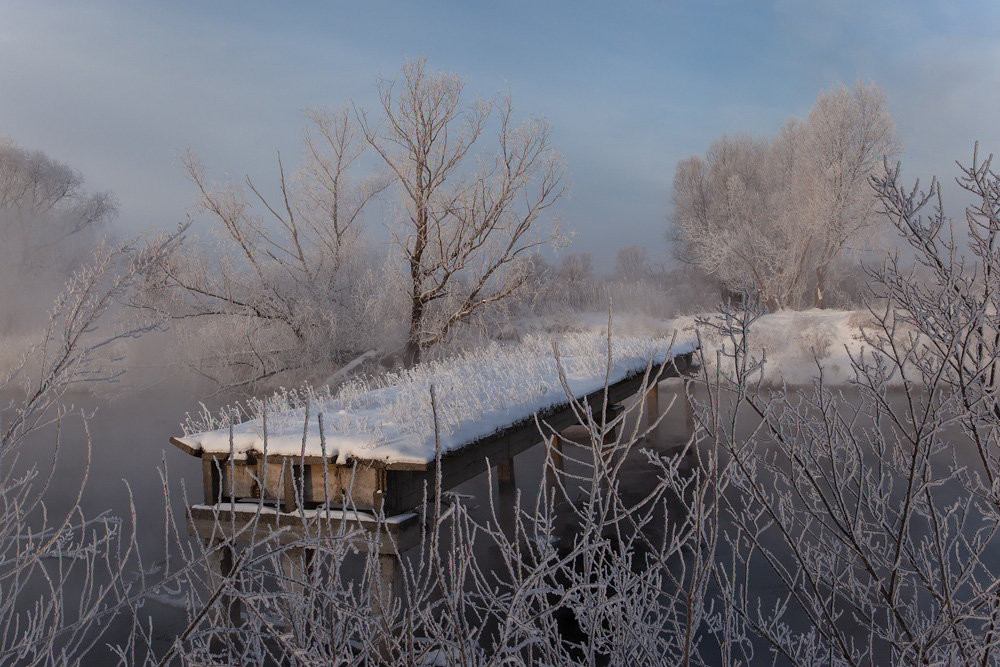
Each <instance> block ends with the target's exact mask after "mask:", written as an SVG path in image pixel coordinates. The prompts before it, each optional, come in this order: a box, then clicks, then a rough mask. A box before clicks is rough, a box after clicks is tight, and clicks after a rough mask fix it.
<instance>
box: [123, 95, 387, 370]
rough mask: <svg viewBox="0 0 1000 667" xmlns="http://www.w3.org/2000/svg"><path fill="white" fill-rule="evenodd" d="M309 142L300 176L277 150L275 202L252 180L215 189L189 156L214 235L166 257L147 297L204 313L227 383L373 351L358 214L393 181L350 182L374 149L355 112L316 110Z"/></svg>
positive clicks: (214, 358)
mask: <svg viewBox="0 0 1000 667" xmlns="http://www.w3.org/2000/svg"><path fill="white" fill-rule="evenodd" d="M304 143H305V151H304V155H305V161H304V166H303V167H302V169H301V170H299V171H298V172H297V173H295V174H294V175H293V174H287V173H286V170H285V167H284V164H283V162H282V159H281V156H280V154H279V155H278V159H277V167H278V168H277V171H278V179H277V181H278V183H277V188H276V191H277V195H276V197H273V198H269V197H268V196H266V195H265V194H264V191H263V190H262V189H261V188H259V187H258V186H257V184H256V183H254V181H253V180H251V179H250V178H249V177H246V178H245V179H244V183H243V184H237V183H226V184H222V185H215V184H213V183H212V182H211V181H210V180H209V178H208V177H207V175H206V173H205V169H204V167H203V166H202V164H201V162H200V161H199V160H198V159H197V157H195V155H194V154H193V153H192V152H190V151H188V152H187V153H186V154H185V155H184V157H183V164H184V168H185V171H186V172H187V175H188V178H189V179H190V180H191V181H192V182H193V183H194V185H195V187H196V188H197V192H198V203H197V207H198V210H199V211H200V212H202V213H206V214H208V216H209V218H210V220H211V221H212V222H213V223H214V224H213V230H214V231H215V233H216V241H217V242H216V243H215V244H214V245H213V246H212V247H211V248H210V250H209V251H203V250H200V249H199V248H198V247H197V246H195V245H193V244H190V243H189V244H188V245H187V246H186V248H185V250H184V252H175V253H173V254H172V255H171V256H169V257H168V258H166V259H165V260H164V261H162V262H160V264H159V266H158V270H157V271H156V272H155V273H154V274H152V275H151V277H150V280H149V284H148V285H147V289H146V290H145V292H144V294H143V297H144V300H143V303H142V305H143V306H145V307H147V308H153V309H157V310H165V311H167V312H169V313H170V315H171V316H172V317H173V318H174V320H175V322H177V323H180V322H182V321H184V320H196V321H198V322H199V323H200V324H198V325H197V327H196V328H195V329H194V331H195V334H196V335H197V336H198V337H199V338H202V339H204V338H205V337H206V334H211V335H210V336H209V337H210V338H211V339H212V340H213V341H214V342H215V344H214V346H213V347H212V348H211V349H205V348H204V346H200V347H199V346H196V347H199V352H198V354H199V355H201V358H200V359H198V362H199V363H200V364H201V366H202V367H203V368H205V369H207V370H208V371H209V373H210V374H211V375H212V376H213V377H214V378H216V379H219V380H222V381H224V382H225V383H226V384H229V385H235V384H245V383H259V382H261V381H264V380H267V379H269V378H276V377H278V376H282V375H285V374H288V373H293V374H297V373H301V372H302V371H303V369H312V370H313V371H316V372H329V371H331V370H332V369H333V368H335V367H336V366H338V365H340V364H342V363H345V362H347V361H350V360H351V359H352V358H354V357H356V356H357V355H359V354H363V353H365V352H366V351H367V350H366V349H361V348H362V347H364V345H365V341H366V338H365V336H364V335H361V333H360V332H361V329H362V328H363V327H362V325H363V322H362V317H361V315H360V313H362V312H363V310H364V304H363V303H360V302H359V300H358V294H357V292H358V290H357V284H358V282H359V279H360V277H361V276H362V274H363V272H364V270H365V268H366V267H365V260H366V257H365V252H366V250H365V245H364V242H363V238H364V230H363V226H362V224H361V217H362V215H363V213H364V211H365V209H366V208H367V207H368V206H369V204H370V203H371V201H372V200H373V199H374V198H375V197H376V196H377V195H378V194H379V193H380V192H382V191H383V190H384V189H385V187H386V186H387V184H388V182H387V180H386V179H384V178H381V177H379V176H377V175H376V176H372V177H368V178H353V177H354V167H355V166H356V163H357V161H358V160H359V159H360V158H361V156H362V154H363V152H364V149H365V145H364V143H363V141H362V138H361V137H360V136H359V134H358V132H357V128H356V125H355V123H354V122H353V120H352V118H351V115H350V113H349V112H348V111H347V110H346V109H341V110H337V111H315V112H312V113H310V114H309V124H308V128H307V130H306V132H305V135H304ZM206 355H207V356H206Z"/></svg>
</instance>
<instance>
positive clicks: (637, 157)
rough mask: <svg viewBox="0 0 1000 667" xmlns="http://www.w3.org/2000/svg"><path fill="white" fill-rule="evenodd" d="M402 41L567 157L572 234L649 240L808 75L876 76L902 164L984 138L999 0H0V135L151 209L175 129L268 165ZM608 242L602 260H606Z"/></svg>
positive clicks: (807, 100)
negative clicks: (697, 177) (521, 119)
mask: <svg viewBox="0 0 1000 667" xmlns="http://www.w3.org/2000/svg"><path fill="white" fill-rule="evenodd" d="M406 57H426V58H427V61H428V65H429V66H430V67H432V68H434V69H447V70H451V71H454V72H458V73H460V74H462V75H463V76H466V77H467V78H468V84H469V88H470V89H471V90H472V91H474V92H481V93H485V94H490V93H493V92H497V91H499V90H504V89H509V90H510V93H511V96H512V98H513V101H514V104H515V108H516V109H517V110H518V111H519V112H520V113H521V114H542V115H545V116H546V117H547V118H548V119H549V120H550V121H551V123H552V125H553V127H554V131H555V133H554V138H555V143H556V145H557V147H558V148H559V150H560V152H561V153H562V154H563V155H564V156H565V157H566V159H567V161H568V165H569V171H570V177H571V186H572V187H571V192H570V196H569V197H568V198H567V199H566V200H565V201H564V202H563V203H562V205H561V206H560V211H561V213H562V215H563V217H564V218H565V222H566V224H567V226H569V227H570V228H572V229H574V230H575V231H576V233H577V237H576V241H575V247H576V248H577V249H580V250H589V251H591V252H593V253H595V255H598V256H603V257H613V255H614V250H616V249H617V248H620V247H623V246H626V245H632V244H642V245H645V246H646V247H648V248H649V250H650V253H651V254H652V255H654V256H657V255H659V256H665V255H666V252H667V249H666V245H665V242H664V240H663V231H664V228H665V219H666V216H667V214H668V213H669V207H670V204H669V202H670V184H671V181H672V179H673V174H674V167H675V165H676V163H677V161H678V160H679V159H681V158H684V157H686V156H688V155H691V154H693V153H703V152H704V151H705V149H706V148H707V147H708V145H709V143H710V142H711V141H712V140H713V139H714V138H716V137H718V136H720V135H721V134H723V133H725V132H735V131H739V130H748V131H750V132H752V133H756V134H769V133H772V132H774V131H775V130H776V129H777V128H778V127H779V126H780V125H781V124H782V123H783V122H784V120H785V119H786V118H788V117H789V116H798V117H802V116H804V115H805V114H806V112H807V111H808V109H809V107H810V106H811V105H812V103H813V101H814V100H815V98H816V95H817V93H819V92H820V91H821V90H823V89H825V88H829V87H830V86H832V85H834V84H836V83H838V82H846V83H852V82H854V81H855V80H857V79H859V78H860V79H863V80H865V81H869V80H872V81H875V82H876V83H878V84H880V85H881V86H883V87H884V88H885V90H886V94H887V97H888V100H889V104H890V109H891V112H892V114H893V116H894V118H895V120H896V123H897V127H898V131H899V134H900V136H901V138H902V140H903V142H904V144H905V147H906V148H905V154H904V158H903V159H904V169H905V170H906V173H907V174H909V175H911V176H918V175H919V176H927V175H929V174H931V173H938V174H939V175H942V176H948V177H949V178H950V177H951V176H952V175H953V174H954V167H953V165H954V160H955V159H960V158H966V157H967V156H968V155H970V153H971V148H972V143H973V141H974V140H975V139H977V138H978V139H979V140H980V142H981V144H982V146H983V148H984V149H985V150H996V151H998V152H1000V3H996V2H961V3H960V2H873V1H872V0H866V1H864V2H853V1H839V2H830V3H823V2H804V1H803V2H791V1H784V2H782V1H778V2H770V3H768V2H758V3H749V2H744V3H726V2H690V3H684V4H681V3H673V2H629V3H626V2H615V3H611V2H605V3H589V2H543V1H541V0H538V1H535V2H512V1H505V2H496V3H484V2H465V3H459V2H418V1H415V0H410V1H401V2H372V3H368V2H359V1H355V2H322V3H320V2H315V3H307V2H294V3H293V2H284V3H267V4H265V3H263V2H250V1H246V0H244V1H240V2H194V1H191V2H187V1H180V0H172V1H171V2H159V3H155V4H154V3H147V2H134V1H133V2H125V1H122V2H111V1H108V2H89V1H86V0H77V1H75V2H66V3H54V2H47V1H43V0H29V1H26V2H20V1H17V0H13V1H12V0H2V1H0V134H7V135H9V136H11V137H12V138H13V139H14V140H15V141H17V142H18V143H20V144H22V145H24V146H27V147H30V148H39V149H42V150H44V151H46V152H48V153H49V154H50V155H52V156H54V157H57V158H59V159H61V160H63V161H65V162H68V163H69V164H71V165H72V166H74V167H75V168H77V169H79V170H81V171H82V172H83V174H84V176H85V178H86V180H87V182H88V184H90V186H91V187H94V188H100V189H110V190H113V191H114V192H116V193H117V194H118V196H119V198H120V200H121V204H122V206H121V213H122V215H121V219H120V221H119V225H120V226H122V227H124V228H126V229H129V230H140V229H146V228H150V227H170V226H173V225H174V224H175V223H176V222H178V221H180V220H182V219H184V216H185V213H186V211H187V209H188V207H189V205H190V203H191V201H192V198H193V193H192V190H191V187H190V185H189V184H188V183H187V182H186V181H185V180H184V178H183V177H182V175H181V173H180V170H179V169H178V167H177V163H176V156H177V154H178V152H179V151H180V150H181V149H183V148H184V147H185V146H188V145H190V146H191V147H192V148H193V149H194V150H195V152H196V153H198V154H199V156H200V157H201V158H202V160H203V161H204V162H205V164H206V165H207V167H208V168H209V169H210V170H211V172H212V173H214V174H218V175H220V176H221V175H224V174H225V173H231V174H234V175H242V174H244V173H249V174H250V175H251V176H252V177H254V179H255V180H256V181H266V180H267V179H268V178H270V177H272V176H273V175H274V151H275V150H276V149H281V150H282V151H283V153H284V155H285V156H286V157H287V156H290V155H297V154H298V151H299V149H300V143H299V135H300V130H301V126H302V110H304V109H309V108H312V107H317V106H323V105H340V104H342V103H343V102H345V101H346V100H348V99H350V98H353V99H354V100H355V101H357V102H358V103H361V104H365V103H367V102H370V101H371V100H372V98H373V93H374V90H375V81H376V77H377V76H379V75H384V76H392V75H394V74H395V73H396V72H398V70H399V66H400V64H401V62H402V61H403V59H404V58H406ZM610 261H611V260H609V259H606V260H604V261H601V262H599V265H600V266H602V267H607V266H608V265H609V262H610Z"/></svg>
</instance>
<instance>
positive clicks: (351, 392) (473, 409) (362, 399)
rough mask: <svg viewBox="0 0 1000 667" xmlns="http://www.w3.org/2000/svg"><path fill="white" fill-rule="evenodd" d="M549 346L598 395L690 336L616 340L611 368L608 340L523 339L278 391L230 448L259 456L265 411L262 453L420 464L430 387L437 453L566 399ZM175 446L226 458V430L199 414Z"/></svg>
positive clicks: (429, 428) (431, 443) (430, 425)
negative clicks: (363, 376)
mask: <svg viewBox="0 0 1000 667" xmlns="http://www.w3.org/2000/svg"><path fill="white" fill-rule="evenodd" d="M553 342H555V344H556V345H557V346H558V349H559V355H560V361H561V363H562V368H563V371H564V373H565V375H566V378H567V380H568V383H569V387H570V390H571V391H572V392H573V394H574V395H576V396H582V395H584V394H587V393H590V392H592V391H596V390H597V389H600V388H601V387H602V386H604V382H605V375H606V374H607V375H608V379H609V381H610V382H612V383H613V382H617V381H619V380H621V379H624V378H625V377H627V376H628V375H631V374H633V373H636V372H641V371H643V370H645V368H646V366H647V364H649V363H650V361H652V363H654V364H660V363H662V362H663V361H664V360H665V359H666V358H667V356H668V355H670V356H674V355H679V354H685V353H687V352H691V351H692V350H694V349H695V343H694V342H693V340H692V339H687V340H685V341H684V342H677V341H675V342H674V343H673V345H672V346H671V340H670V338H669V337H663V336H656V337H649V336H644V337H620V336H615V337H614V338H612V345H611V358H612V363H611V367H610V369H609V368H608V363H607V361H608V349H607V336H606V334H603V333H598V332H591V333H581V334H571V335H566V336H560V337H557V338H553V337H550V336H537V335H536V336H528V337H526V339H525V340H524V341H523V342H522V343H520V344H517V345H509V344H508V345H504V344H499V343H496V344H492V345H490V346H488V347H485V348H483V349H480V350H475V351H472V352H469V353H467V354H464V355H461V356H459V357H456V358H452V359H448V360H444V361H438V362H430V363H426V364H421V365H418V366H416V367H414V368H413V369H410V370H407V371H404V372H402V373H398V374H390V375H388V376H385V377H382V378H379V379H377V380H375V381H356V382H353V383H350V384H348V385H345V386H344V387H342V388H341V389H340V390H339V391H338V392H337V393H336V395H335V396H330V395H328V394H326V395H324V394H322V393H316V392H309V393H307V394H301V393H295V392H285V393H281V394H278V395H276V396H274V397H272V398H271V399H268V400H267V401H261V402H257V403H255V404H252V405H251V406H249V410H248V411H249V413H250V414H249V416H250V417H251V418H250V419H249V420H248V421H245V422H243V423H239V424H235V425H233V427H232V438H231V439H232V449H233V451H234V453H235V454H236V456H237V457H245V456H246V454H247V452H250V451H253V452H259V453H263V452H264V442H265V440H264V422H265V420H264V415H265V414H266V416H267V420H266V422H267V452H268V454H275V455H292V456H294V455H298V454H300V453H302V452H303V449H304V451H305V454H306V455H307V456H329V457H333V456H336V460H337V463H346V462H347V461H348V460H349V459H361V460H381V461H386V462H390V461H391V462H407V463H427V462H430V461H433V460H434V455H435V437H434V419H433V413H432V411H431V405H430V386H431V385H432V384H433V385H434V386H435V392H436V395H437V403H438V424H439V429H440V446H441V451H442V452H446V451H449V450H452V449H456V448H458V447H461V446H462V445H464V444H466V443H468V442H471V441H473V440H476V439H478V438H481V437H484V436H487V435H490V434H492V433H495V432H496V431H497V430H499V429H500V428H502V427H505V426H507V425H509V424H512V423H514V422H517V421H520V420H523V419H527V418H529V417H531V415H533V414H535V413H536V412H538V411H539V410H543V409H546V408H549V407H552V406H554V405H558V404H560V403H564V402H565V401H566V397H565V394H564V391H563V388H562V386H561V384H560V382H559V375H558V369H557V365H556V360H555V355H554V353H553V349H552V346H553ZM307 406H308V407H307ZM307 409H308V413H309V414H308V423H306V411H307ZM244 410H245V411H246V408H244ZM320 413H321V414H322V415H323V435H324V437H323V438H322V439H321V438H320V433H319V420H318V417H317V416H318V414H320ZM229 414H232V413H231V412H230V413H229ZM223 419H225V418H223ZM220 426H221V427H222V428H220ZM199 429H203V431H202V432H197V431H198V430H199ZM180 440H181V441H182V442H183V443H184V445H186V446H187V447H189V448H191V449H192V450H195V451H205V452H214V453H226V452H229V451H230V429H229V427H228V425H227V424H226V423H225V421H220V419H219V418H217V417H216V418H213V417H212V416H210V415H206V414H203V415H202V416H201V418H200V419H199V420H197V421H192V420H190V419H189V421H188V424H187V425H186V427H185V436H184V437H183V438H180Z"/></svg>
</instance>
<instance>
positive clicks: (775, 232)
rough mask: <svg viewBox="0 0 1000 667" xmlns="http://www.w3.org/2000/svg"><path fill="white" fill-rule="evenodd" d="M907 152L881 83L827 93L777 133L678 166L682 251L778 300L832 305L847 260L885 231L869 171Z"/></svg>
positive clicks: (724, 143) (723, 278)
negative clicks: (833, 287)
mask: <svg viewBox="0 0 1000 667" xmlns="http://www.w3.org/2000/svg"><path fill="white" fill-rule="evenodd" d="M899 150H900V144H899V140H898V139H897V138H896V136H895V133H894V129H893V124H892V120H891V118H890V116H889V112H888V109H887V105H886V102H885V98H884V95H883V94H882V91H881V89H879V88H878V87H877V86H875V85H863V84H861V83H859V84H857V85H856V86H854V87H853V88H850V89H848V88H846V87H845V86H840V87H838V88H835V89H833V90H831V91H828V92H824V93H822V94H821V95H820V96H819V97H818V98H817V100H816V103H815V105H814V106H813V108H812V110H811V111H810V113H809V116H808V118H807V119H806V121H805V122H803V123H798V122H795V121H790V122H789V123H787V124H786V125H785V126H784V127H783V128H782V129H781V131H780V132H779V133H778V134H777V135H776V136H775V137H773V138H769V139H760V140H754V139H751V138H749V137H745V136H737V137H735V138H733V137H723V138H722V139H720V140H718V141H716V142H715V143H714V144H713V145H712V147H711V148H710V149H709V151H708V153H707V154H706V155H705V157H704V158H699V157H691V158H687V159H685V160H682V161H681V162H680V163H679V164H678V165H677V172H676V174H675V177H674V189H673V196H672V197H673V205H674V210H673V214H672V216H671V223H672V226H671V230H670V234H669V236H670V238H671V239H672V240H673V242H674V252H675V255H676V256H678V257H679V258H681V259H683V260H685V261H689V262H692V263H695V264H697V265H698V266H700V267H701V268H702V269H703V270H705V272H706V273H708V274H709V275H711V276H714V277H715V278H717V279H718V280H719V281H720V282H721V283H722V285H723V286H724V287H725V288H728V289H731V290H741V289H742V288H743V287H744V286H745V285H747V284H749V285H750V286H751V287H752V288H753V289H754V290H755V291H756V292H757V293H759V294H760V295H761V296H762V297H763V298H764V300H765V302H766V303H768V305H769V306H770V307H771V308H786V307H797V306H800V305H804V304H809V305H813V306H815V307H823V306H825V305H826V303H827V293H828V291H829V287H830V285H829V283H830V276H831V274H832V273H833V272H834V270H835V269H836V267H837V265H838V263H839V262H843V261H845V260H846V259H847V258H848V257H849V256H850V255H851V254H852V253H853V254H854V256H855V257H856V256H857V254H858V253H860V252H861V251H864V250H867V249H869V248H871V247H872V244H873V242H874V241H875V239H876V236H877V227H878V225H879V224H880V222H879V221H880V220H882V219H881V218H879V217H877V216H875V215H874V207H875V197H874V193H873V192H872V191H871V188H870V187H869V186H868V179H869V178H870V177H871V176H873V175H875V174H877V173H878V171H879V169H881V164H882V159H883V158H886V157H888V158H892V157H893V156H895V155H896V154H898V152H899ZM810 292H811V295H810V294H809V293H810Z"/></svg>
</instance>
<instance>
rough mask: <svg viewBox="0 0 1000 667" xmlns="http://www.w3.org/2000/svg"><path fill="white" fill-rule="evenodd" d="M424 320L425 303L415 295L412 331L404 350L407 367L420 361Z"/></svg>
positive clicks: (411, 314) (412, 302) (411, 318)
mask: <svg viewBox="0 0 1000 667" xmlns="http://www.w3.org/2000/svg"><path fill="white" fill-rule="evenodd" d="M423 321H424V304H423V302H422V301H421V300H420V299H419V298H417V297H416V296H414V297H413V300H412V301H411V302H410V332H409V335H408V336H407V339H406V348H405V349H404V350H403V365H404V366H406V367H407V368H410V367H412V366H415V365H416V364H418V363H420V351H421V345H420V328H421V325H422V324H423Z"/></svg>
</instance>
